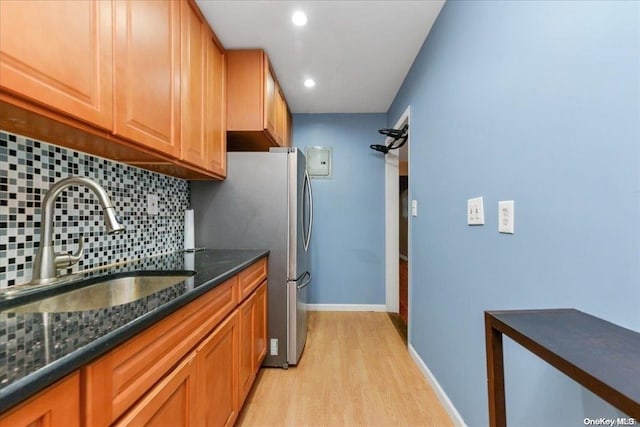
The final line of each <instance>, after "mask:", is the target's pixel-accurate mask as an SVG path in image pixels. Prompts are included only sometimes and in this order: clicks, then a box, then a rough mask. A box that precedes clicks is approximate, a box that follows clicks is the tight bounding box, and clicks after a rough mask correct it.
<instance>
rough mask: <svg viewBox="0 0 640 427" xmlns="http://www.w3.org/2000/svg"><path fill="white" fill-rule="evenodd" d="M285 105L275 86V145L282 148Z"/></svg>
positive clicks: (278, 89)
mask: <svg viewBox="0 0 640 427" xmlns="http://www.w3.org/2000/svg"><path fill="white" fill-rule="evenodd" d="M286 109H287V107H286V105H285V103H284V98H283V97H282V93H281V92H280V88H279V87H278V85H276V135H275V137H276V144H278V145H280V146H284V126H285V118H284V117H285V115H286Z"/></svg>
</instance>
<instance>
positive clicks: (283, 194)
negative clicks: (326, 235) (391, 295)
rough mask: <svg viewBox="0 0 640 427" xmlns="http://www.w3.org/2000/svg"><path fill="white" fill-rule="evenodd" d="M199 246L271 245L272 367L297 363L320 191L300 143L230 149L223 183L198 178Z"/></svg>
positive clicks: (268, 361)
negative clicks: (314, 187) (315, 193)
mask: <svg viewBox="0 0 640 427" xmlns="http://www.w3.org/2000/svg"><path fill="white" fill-rule="evenodd" d="M190 185H191V205H192V207H193V209H194V224H195V235H196V242H195V243H196V246H197V247H206V248H213V249H223V248H226V249H249V248H267V249H270V250H271V253H270V255H269V276H268V287H267V299H268V308H269V310H268V312H269V316H268V332H267V337H268V340H267V356H266V358H265V361H264V363H263V364H264V365H265V366H278V367H284V368H286V367H288V366H289V365H295V364H297V363H298V360H299V359H300V356H301V354H302V350H303V348H304V344H305V342H306V338H307V310H306V305H307V291H308V286H309V285H310V284H311V280H312V276H311V261H310V253H309V250H310V247H309V244H310V242H311V230H312V227H313V196H312V193H311V181H310V179H309V175H308V174H307V170H306V160H305V157H304V154H303V153H302V152H301V151H300V150H298V149H296V148H272V149H271V151H269V152H260V153H256V152H231V153H228V156H227V179H226V180H225V181H223V182H199V181H192V182H191V184H190Z"/></svg>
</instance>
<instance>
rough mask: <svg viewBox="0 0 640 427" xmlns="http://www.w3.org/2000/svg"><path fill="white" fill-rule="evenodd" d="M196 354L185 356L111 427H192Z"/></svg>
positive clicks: (194, 405)
mask: <svg viewBox="0 0 640 427" xmlns="http://www.w3.org/2000/svg"><path fill="white" fill-rule="evenodd" d="M195 359H196V353H191V354H190V355H189V356H187V357H186V358H185V359H184V360H183V361H182V362H181V363H180V364H179V365H178V366H177V367H176V368H175V369H173V370H172V371H171V372H170V373H169V374H168V375H167V376H166V377H165V378H163V379H162V380H161V381H160V382H159V383H158V384H156V386H155V387H153V388H152V389H151V391H149V392H148V393H147V394H146V395H145V396H144V397H143V398H142V400H141V401H140V402H138V403H137V404H136V405H135V406H134V407H133V408H132V409H131V410H130V411H129V412H127V413H126V414H125V415H124V416H123V417H122V418H121V419H120V420H118V422H116V423H115V424H114V425H115V426H116V427H123V426H132V427H133V426H148V427H165V426H171V427H188V426H195V425H196V415H197V412H196V408H197V405H196V402H197V396H198V395H197V393H196V383H197V381H198V376H197V375H196V372H197V371H196V363H195Z"/></svg>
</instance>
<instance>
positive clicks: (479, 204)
mask: <svg viewBox="0 0 640 427" xmlns="http://www.w3.org/2000/svg"><path fill="white" fill-rule="evenodd" d="M467 224H468V225H484V202H483V200H482V197H476V198H474V199H469V200H467Z"/></svg>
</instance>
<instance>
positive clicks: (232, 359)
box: [196, 311, 240, 427]
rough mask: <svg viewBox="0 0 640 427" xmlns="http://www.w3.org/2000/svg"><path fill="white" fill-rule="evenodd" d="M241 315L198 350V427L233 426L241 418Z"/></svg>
mask: <svg viewBox="0 0 640 427" xmlns="http://www.w3.org/2000/svg"><path fill="white" fill-rule="evenodd" d="M238 335H239V330H238V312H237V311H236V312H234V313H233V314H232V315H230V316H229V317H228V318H227V320H225V321H224V322H223V323H222V325H220V326H218V328H217V329H216V330H215V331H214V332H212V333H211V335H209V337H207V338H206V339H205V340H204V341H203V342H202V343H201V344H200V345H199V346H198V349H197V350H196V359H197V364H198V398H197V405H198V417H199V420H198V421H199V422H198V426H201V427H204V426H206V427H217V426H231V425H233V423H234V422H235V420H236V418H237V417H238V411H239V409H240V405H239V403H238V395H237V393H236V389H237V387H238V376H237V374H236V373H237V372H238Z"/></svg>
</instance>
